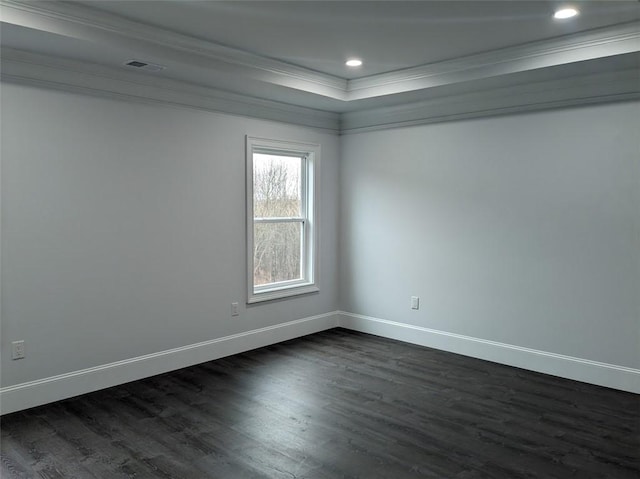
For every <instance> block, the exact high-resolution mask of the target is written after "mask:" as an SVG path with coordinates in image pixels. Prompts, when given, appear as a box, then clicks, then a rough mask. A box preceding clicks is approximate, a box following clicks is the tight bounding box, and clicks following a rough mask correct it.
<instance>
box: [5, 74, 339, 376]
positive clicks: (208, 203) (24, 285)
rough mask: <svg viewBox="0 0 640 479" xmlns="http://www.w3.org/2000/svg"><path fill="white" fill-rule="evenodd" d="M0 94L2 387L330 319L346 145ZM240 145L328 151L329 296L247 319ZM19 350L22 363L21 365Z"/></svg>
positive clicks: (117, 107)
mask: <svg viewBox="0 0 640 479" xmlns="http://www.w3.org/2000/svg"><path fill="white" fill-rule="evenodd" d="M1 94H2V99H1V100H2V149H1V155H2V330H1V341H2V358H1V360H2V385H3V386H7V385H12V384H16V383H21V382H25V381H30V380H34V379H39V378H44V377H49V376H52V375H56V374H61V373H65V372H69V371H74V370H78V369H82V368H88V367H92V366H97V365H101V364H105V363H109V362H112V361H117V360H122V359H127V358H131V357H136V356H140V355H143V354H148V353H153V352H157V351H163V350H166V349H170V348H174V347H179V346H183V345H188V344H193V343H197V342H200V341H205V340H208V339H214V338H218V337H222V336H226V335H229V334H234V333H237V332H242V331H248V330H252V329H256V328H260V327H265V326H270V325H274V324H277V323H282V322H286V321H291V320H295V319H299V318H303V317H308V316H312V315H316V314H322V313H327V312H330V311H334V310H335V309H336V307H337V296H336V291H337V283H338V281H337V263H336V255H335V251H336V248H337V245H336V241H337V208H338V205H337V200H336V198H337V183H338V154H339V139H338V137H337V136H335V135H331V134H323V133H320V132H318V131H314V130H311V129H305V128H299V127H295V126H289V125H284V124H279V123H275V122H267V121H260V120H252V119H247V118H240V117H233V116H227V115H217V114H212V113H207V112H199V111H195V110H183V109H177V108H171V107H165V106H158V105H143V104H139V103H126V102H119V101H113V100H107V99H101V98H94V97H88V96H82V95H74V94H70V93H62V92H56V91H49V90H41V89H37V88H32V87H26V86H18V85H13V84H3V85H2V90H1ZM245 134H249V135H253V136H264V137H273V138H282V139H290V140H298V141H310V142H316V143H321V145H322V159H321V178H320V181H321V183H320V185H321V191H320V196H321V202H320V223H321V238H320V288H321V292H320V293H319V294H314V295H308V296H304V297H298V298H295V299H288V300H283V301H277V302H272V303H270V304H259V305H256V306H252V307H250V308H246V307H245V297H246V286H245V271H246V267H245V251H246V248H245V241H244V237H245V236H244V231H245V210H244V208H245V189H244V184H245V179H244V174H245V158H244V148H245V147H244V137H245ZM232 301H238V302H239V303H240V305H241V315H240V317H239V318H233V319H232V318H231V316H230V311H231V310H230V303H231V302H232ZM17 339H24V340H25V341H26V351H27V357H26V358H25V359H24V360H20V361H11V360H10V347H9V345H10V342H11V341H13V340H17Z"/></svg>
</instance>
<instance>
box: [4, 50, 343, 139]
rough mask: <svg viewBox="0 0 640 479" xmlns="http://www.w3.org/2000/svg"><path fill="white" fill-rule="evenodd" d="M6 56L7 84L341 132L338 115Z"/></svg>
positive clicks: (18, 54)
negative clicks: (20, 84)
mask: <svg viewBox="0 0 640 479" xmlns="http://www.w3.org/2000/svg"><path fill="white" fill-rule="evenodd" d="M1 58H2V68H1V69H0V79H2V81H7V82H13V83H22V84H29V85H34V86H40V87H46V88H53V89H57V90H64V91H70V92H75V93H84V94H89V95H97V96H102V97H109V98H115V99H119V100H136V101H142V102H146V103H164V104H168V105H174V106H181V107H187V108H194V109H198V110H205V111H212V112H218V113H226V114H232V115H239V116H245V117H252V118H260V119H265V120H273V121H280V122H285V123H292V124H296V125H301V126H306V127H311V128H317V129H321V130H325V131H329V132H332V133H337V132H338V131H339V126H340V116H339V114H338V113H332V112H326V111H320V110H313V109H311V108H304V107H299V106H295V105H289V104H285V103H280V102H275V101H270V100H264V99H261V98H253V97H248V96H244V95H238V94H235V93H230V92H225V91H221V90H215V89H212V88H206V87H202V86H197V85H191V84H188V83H184V82H179V81H176V80H170V79H166V78H160V77H155V76H147V75H140V74H138V73H134V72H128V71H123V70H120V69H114V68H110V67H104V66H101V65H95V64H87V63H83V62H77V61H73V60H67V59H62V58H56V57H51V56H47V55H40V54H35V53H31V52H25V51H21V50H15V49H11V48H2V50H1Z"/></svg>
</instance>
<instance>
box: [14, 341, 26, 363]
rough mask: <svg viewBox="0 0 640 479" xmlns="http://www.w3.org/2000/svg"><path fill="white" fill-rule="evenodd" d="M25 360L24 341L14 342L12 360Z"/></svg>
mask: <svg viewBox="0 0 640 479" xmlns="http://www.w3.org/2000/svg"><path fill="white" fill-rule="evenodd" d="M22 358H24V341H13V342H12V343H11V359H22Z"/></svg>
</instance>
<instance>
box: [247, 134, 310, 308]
mask: <svg viewBox="0 0 640 479" xmlns="http://www.w3.org/2000/svg"><path fill="white" fill-rule="evenodd" d="M319 161H320V146H319V145H314V144H308V143H294V142H289V141H279V140H266V139H262V138H253V137H247V264H248V275H247V276H248V302H249V303H255V302H258V301H267V300H270V299H276V298H283V297H286V296H292V295H296V294H303V293H310V292H314V291H318V287H317V267H316V245H317V241H316V237H317V228H316V217H317V215H316V203H317V202H316V199H315V191H316V178H317V170H318V164H319Z"/></svg>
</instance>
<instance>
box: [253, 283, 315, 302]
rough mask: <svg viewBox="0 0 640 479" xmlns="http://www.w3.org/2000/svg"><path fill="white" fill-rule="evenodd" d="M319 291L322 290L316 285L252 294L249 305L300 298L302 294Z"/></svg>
mask: <svg viewBox="0 0 640 479" xmlns="http://www.w3.org/2000/svg"><path fill="white" fill-rule="evenodd" d="M318 291H320V289H319V288H318V287H317V286H316V285H315V284H303V285H300V286H287V287H282V288H273V289H267V290H263V291H260V292H258V293H253V294H250V295H249V299H248V300H247V303H249V304H253V303H261V302H263V301H271V300H274V299H282V298H288V297H290V296H298V295H301V294H309V293H317V292H318Z"/></svg>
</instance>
